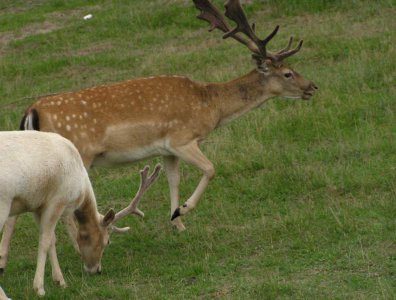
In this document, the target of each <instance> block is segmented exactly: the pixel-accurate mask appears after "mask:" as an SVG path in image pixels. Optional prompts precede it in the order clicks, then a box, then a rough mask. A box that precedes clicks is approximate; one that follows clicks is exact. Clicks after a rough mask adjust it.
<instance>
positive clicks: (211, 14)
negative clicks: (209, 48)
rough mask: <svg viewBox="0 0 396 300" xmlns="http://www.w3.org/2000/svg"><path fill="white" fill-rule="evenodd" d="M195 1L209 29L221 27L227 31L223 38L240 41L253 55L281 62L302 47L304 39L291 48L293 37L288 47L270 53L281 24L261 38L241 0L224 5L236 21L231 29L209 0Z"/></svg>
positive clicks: (230, 0)
mask: <svg viewBox="0 0 396 300" xmlns="http://www.w3.org/2000/svg"><path fill="white" fill-rule="evenodd" d="M193 1H194V4H195V6H196V7H197V8H198V9H199V10H201V14H200V15H199V16H198V18H199V19H201V20H205V21H207V22H209V23H210V25H211V27H210V29H209V31H212V30H214V29H216V28H217V29H220V30H221V31H223V32H225V34H224V35H223V38H228V37H232V38H234V39H235V40H237V41H238V42H240V43H242V44H244V45H246V46H247V47H248V48H249V49H250V51H252V52H253V56H254V57H255V58H261V59H270V60H272V61H274V62H280V61H282V60H283V59H285V58H286V57H289V56H291V55H293V54H295V53H297V52H298V51H299V50H300V49H301V46H302V44H303V41H302V40H301V41H300V42H299V43H298V45H297V47H296V48H294V49H292V50H290V47H291V45H292V42H293V37H291V38H290V39H289V43H288V45H287V47H286V48H284V49H282V50H280V51H278V52H276V53H269V52H268V51H267V49H266V46H267V43H268V42H269V41H270V40H271V39H272V38H273V37H274V36H275V35H276V33H277V32H278V30H279V26H276V27H275V29H274V30H273V31H272V32H271V33H270V34H269V35H268V36H267V37H266V38H265V39H263V40H261V39H259V38H258V37H257V36H256V33H255V25H254V24H253V25H252V26H250V25H249V22H248V20H247V18H246V15H245V13H244V11H243V9H242V6H241V4H240V3H239V0H228V1H227V2H226V4H225V5H224V6H225V8H226V12H225V16H226V17H227V18H229V19H230V20H232V21H234V22H235V23H236V27H235V28H234V29H231V27H230V26H229V25H228V24H227V22H226V21H225V20H224V18H223V16H222V15H221V13H220V12H219V11H218V10H217V9H216V7H214V6H213V5H212V4H211V3H210V2H209V0H193ZM238 33H243V34H244V35H246V36H247V37H248V38H249V39H248V40H246V39H245V38H243V37H241V36H240V35H238Z"/></svg>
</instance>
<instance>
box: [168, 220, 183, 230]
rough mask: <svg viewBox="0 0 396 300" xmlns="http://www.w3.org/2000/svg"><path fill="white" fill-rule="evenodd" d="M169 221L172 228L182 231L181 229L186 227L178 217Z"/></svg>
mask: <svg viewBox="0 0 396 300" xmlns="http://www.w3.org/2000/svg"><path fill="white" fill-rule="evenodd" d="M171 223H172V228H173V229H174V230H177V231H178V232H182V231H184V230H186V227H184V225H183V223H182V222H181V220H180V218H176V219H175V220H173V221H171Z"/></svg>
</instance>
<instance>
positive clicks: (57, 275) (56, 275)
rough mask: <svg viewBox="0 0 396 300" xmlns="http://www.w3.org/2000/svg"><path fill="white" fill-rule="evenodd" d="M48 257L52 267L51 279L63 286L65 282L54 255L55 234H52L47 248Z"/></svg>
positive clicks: (56, 257)
mask: <svg viewBox="0 0 396 300" xmlns="http://www.w3.org/2000/svg"><path fill="white" fill-rule="evenodd" d="M49 258H50V262H51V267H52V280H53V281H54V282H55V283H56V284H58V285H59V286H61V287H63V288H65V287H66V286H67V285H66V282H65V279H64V278H63V274H62V270H61V268H60V266H59V261H58V256H57V255H56V236H55V234H54V235H53V236H52V243H51V246H50V249H49Z"/></svg>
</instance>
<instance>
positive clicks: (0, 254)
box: [0, 216, 17, 274]
mask: <svg viewBox="0 0 396 300" xmlns="http://www.w3.org/2000/svg"><path fill="white" fill-rule="evenodd" d="M16 220H17V216H13V217H9V218H8V219H7V221H6V222H5V224H4V230H3V236H2V237H1V243H0V274H1V273H3V272H4V268H5V266H6V265H7V259H8V252H9V250H10V243H11V237H12V234H13V233H14V227H15V223H16Z"/></svg>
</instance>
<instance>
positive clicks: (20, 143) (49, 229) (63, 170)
mask: <svg viewBox="0 0 396 300" xmlns="http://www.w3.org/2000/svg"><path fill="white" fill-rule="evenodd" d="M0 141H1V143H0V175H1V176H0V230H1V229H2V228H3V225H4V223H5V222H6V220H7V218H8V217H9V216H15V215H18V214H21V213H24V212H33V213H34V216H35V219H36V220H37V222H38V225H39V231H40V234H39V247H38V257H37V268H36V274H35V276H34V282H33V288H34V290H35V291H36V292H37V294H38V295H40V296H42V295H44V294H45V291H44V268H45V262H46V257H47V254H48V255H49V259H50V262H51V266H52V278H53V280H54V281H55V282H56V283H58V284H59V285H60V286H62V287H65V286H66V283H65V280H64V278H63V275H62V272H61V269H60V267H59V262H58V258H57V255H56V249H55V241H56V239H55V227H56V224H57V222H58V220H59V218H60V217H61V216H63V217H66V218H69V219H71V218H73V217H75V219H76V220H77V223H78V229H76V230H75V231H74V230H73V227H70V228H69V230H70V231H71V234H72V235H74V239H75V240H76V242H77V244H78V249H79V252H80V254H81V257H82V260H83V262H84V268H85V270H86V271H87V272H90V273H97V272H100V271H101V259H102V255H103V251H104V249H105V247H106V246H107V244H108V242H109V235H110V233H111V232H112V231H117V232H123V231H126V230H128V229H129V228H123V229H119V228H117V227H115V226H114V225H113V224H114V223H115V222H116V221H117V220H119V219H120V218H122V217H124V216H126V215H127V214H131V213H134V214H138V215H141V216H142V215H143V213H142V212H141V211H140V210H138V209H137V205H138V203H139V202H140V200H141V198H142V195H143V193H144V192H145V191H146V190H147V189H148V188H149V186H150V185H151V184H152V183H153V182H154V180H155V179H156V178H157V176H158V174H159V170H160V166H159V165H158V166H157V167H156V168H155V170H154V172H153V174H152V175H151V176H150V177H147V175H148V167H147V166H146V167H145V169H144V170H142V171H141V185H140V188H139V191H138V193H137V195H136V197H135V198H134V199H133V201H132V202H131V204H130V205H129V206H128V207H127V208H125V209H124V210H122V211H120V212H119V213H117V214H115V212H114V210H112V209H110V210H109V211H108V212H107V213H106V215H104V216H103V215H101V214H100V213H99V212H98V210H97V206H96V200H95V195H94V192H93V189H92V186H91V182H90V180H89V177H88V174H87V171H86V169H85V167H84V164H83V162H82V160H81V157H80V155H79V153H78V151H77V149H76V147H75V146H74V145H73V144H72V143H71V142H70V141H69V140H67V139H65V138H63V137H61V136H60V135H58V134H55V133H44V132H36V131H24V132H22V131H10V132H0Z"/></svg>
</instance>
